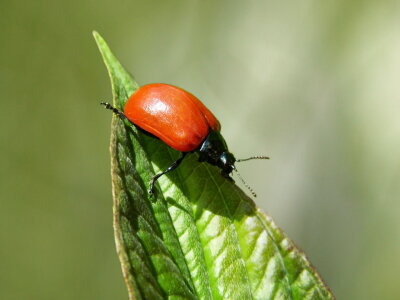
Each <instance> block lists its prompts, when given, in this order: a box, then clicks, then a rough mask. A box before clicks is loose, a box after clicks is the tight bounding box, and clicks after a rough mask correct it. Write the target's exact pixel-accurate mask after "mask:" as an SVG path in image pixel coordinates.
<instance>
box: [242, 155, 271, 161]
mask: <svg viewBox="0 0 400 300" xmlns="http://www.w3.org/2000/svg"><path fill="white" fill-rule="evenodd" d="M252 159H269V157H268V156H263V155H261V156H250V157H248V158H242V159H238V160H236V162H242V161H246V160H252Z"/></svg>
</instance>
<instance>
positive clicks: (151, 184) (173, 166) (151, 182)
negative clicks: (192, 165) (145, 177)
mask: <svg viewBox="0 0 400 300" xmlns="http://www.w3.org/2000/svg"><path fill="white" fill-rule="evenodd" d="M186 154H187V152H182V156H181V157H180V158H179V159H177V160H176V161H174V162H173V163H172V164H171V165H170V166H169V167H168V168H167V169H166V170H165V171H164V172H161V173H158V174H157V175H156V176H154V177H153V178H152V179H151V181H150V189H149V194H150V196H152V195H153V194H154V184H155V183H156V181H157V179H158V178H160V177H161V176H163V175H164V174H167V173H168V172H171V171H173V170H175V169H176V168H177V167H178V166H179V165H180V164H181V162H182V160H183V159H184V158H185V156H186Z"/></svg>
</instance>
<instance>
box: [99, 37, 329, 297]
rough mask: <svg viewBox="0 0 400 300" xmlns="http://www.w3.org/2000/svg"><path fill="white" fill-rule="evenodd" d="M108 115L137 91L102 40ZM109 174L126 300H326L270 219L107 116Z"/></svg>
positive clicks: (230, 188)
mask: <svg viewBox="0 0 400 300" xmlns="http://www.w3.org/2000/svg"><path fill="white" fill-rule="evenodd" d="M94 37H95V39H96V42H97V44H98V47H99V49H100V52H101V54H102V56H103V59H104V62H105V64H106V66H107V69H108V72H109V75H110V78H111V84H112V90H113V100H114V105H115V106H116V107H118V108H119V109H122V108H123V106H124V104H125V101H126V100H127V98H128V97H129V96H130V95H131V94H132V93H133V92H134V91H135V90H136V89H137V88H138V84H137V83H136V81H135V80H134V79H133V77H132V76H131V75H130V74H129V73H128V72H127V71H126V70H125V69H124V68H123V67H122V66H121V64H120V63H119V62H118V60H117V59H116V58H115V57H114V55H113V54H112V52H111V51H110V49H109V48H108V46H107V44H106V43H105V41H104V40H103V38H102V37H101V36H100V35H99V34H98V33H96V32H94ZM110 150H111V169H112V171H111V174H112V188H113V198H114V205H113V209H114V230H115V240H116V247H117V252H118V255H119V258H120V261H121V265H122V271H123V274H124V278H125V282H126V285H127V287H128V293H129V298H130V299H166V298H168V299H333V295H332V294H331V292H330V291H329V289H328V288H327V287H326V286H325V285H324V283H323V282H322V280H321V278H320V277H319V275H318V273H317V272H316V270H315V269H314V268H313V267H312V266H311V265H310V263H309V262H308V260H307V259H306V257H305V255H304V254H303V253H302V252H301V251H299V250H298V249H297V248H296V247H295V246H294V245H293V243H292V242H291V241H290V240H289V238H288V237H286V236H285V235H284V233H283V232H282V231H281V230H280V229H279V228H278V227H276V225H275V224H274V223H273V221H272V220H271V218H270V217H269V216H267V215H265V214H264V213H263V212H261V211H260V210H259V209H258V208H257V207H256V206H255V204H254V202H253V201H252V200H251V199H250V198H249V197H248V196H247V195H246V194H245V193H244V192H243V191H241V190H240V189H239V188H238V187H237V186H236V185H235V184H234V183H232V182H230V181H228V180H226V179H224V178H223V177H222V176H221V175H220V172H219V170H218V169H217V168H215V167H213V166H211V165H209V164H206V163H199V162H198V161H197V158H198V156H197V154H189V155H188V156H187V158H185V160H184V162H183V163H182V165H181V166H180V167H179V168H177V169H176V170H174V171H173V172H171V173H169V174H168V175H167V176H162V177H161V178H160V179H159V181H158V186H157V191H156V197H155V198H154V199H151V198H150V197H149V194H148V192H147V191H148V187H149V181H150V179H151V178H152V177H153V176H154V175H155V174H156V173H158V172H160V171H161V170H164V169H165V168H166V167H168V166H169V165H170V164H171V162H172V161H174V160H175V159H177V158H178V157H179V155H180V154H179V153H178V152H177V151H175V150H173V149H171V148H169V147H168V146H166V145H165V144H164V143H163V142H161V141H159V140H157V139H155V138H154V137H151V136H148V135H146V134H143V133H142V132H140V131H138V130H137V129H136V128H134V127H133V126H130V125H129V124H126V123H124V122H123V121H121V120H120V119H118V118H117V117H115V116H113V119H112V128H111V145H110Z"/></svg>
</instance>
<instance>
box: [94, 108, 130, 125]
mask: <svg viewBox="0 0 400 300" xmlns="http://www.w3.org/2000/svg"><path fill="white" fill-rule="evenodd" d="M100 104H101V105H104V107H105V108H107V109H109V110H111V111H112V112H113V113H114V114H116V115H117V116H118V117H119V118H120V119H121V120H122V121H125V120H126V121H128V122H129V123H131V124H133V123H132V122H131V121H130V120H129V119H128V118H127V117H126V116H125V115H124V113H123V112H122V111H120V110H119V109H118V108H115V107H114V106H112V105H111V104H110V103H107V102H101V103H100ZM133 125H135V124H133Z"/></svg>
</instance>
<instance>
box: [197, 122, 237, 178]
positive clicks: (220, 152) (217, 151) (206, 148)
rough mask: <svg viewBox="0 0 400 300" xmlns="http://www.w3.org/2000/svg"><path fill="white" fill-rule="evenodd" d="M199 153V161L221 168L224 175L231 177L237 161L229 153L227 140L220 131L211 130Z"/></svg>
mask: <svg viewBox="0 0 400 300" xmlns="http://www.w3.org/2000/svg"><path fill="white" fill-rule="evenodd" d="M198 151H199V155H200V156H199V161H206V162H208V163H209V164H211V165H214V166H217V167H219V168H220V169H221V173H222V175H224V176H225V177H229V174H230V173H231V172H232V170H233V169H234V163H235V161H236V159H235V157H234V156H233V154H232V153H230V152H229V150H228V146H227V145H226V142H225V139H224V138H223V137H222V135H221V134H220V133H219V132H218V131H214V130H211V131H210V132H209V134H208V135H207V137H206V139H205V140H204V142H203V143H202V144H201V146H200V148H199V150H198Z"/></svg>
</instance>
